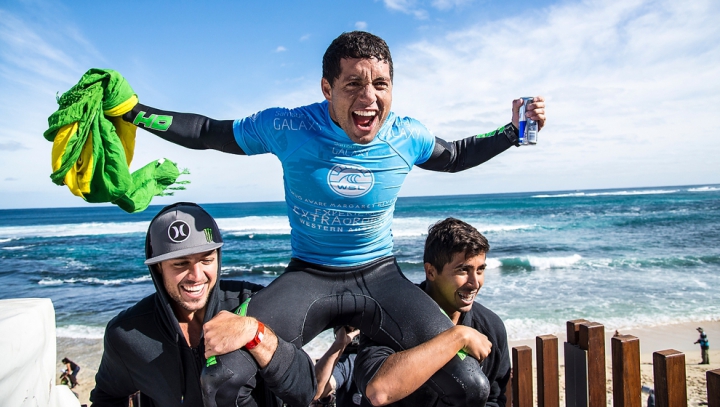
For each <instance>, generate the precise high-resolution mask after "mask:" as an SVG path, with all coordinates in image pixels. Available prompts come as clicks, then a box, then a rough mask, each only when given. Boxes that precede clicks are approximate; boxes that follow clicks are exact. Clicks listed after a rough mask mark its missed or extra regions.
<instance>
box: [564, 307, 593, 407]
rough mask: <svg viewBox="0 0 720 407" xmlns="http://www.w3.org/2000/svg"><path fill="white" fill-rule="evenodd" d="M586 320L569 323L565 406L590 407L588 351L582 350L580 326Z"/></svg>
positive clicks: (566, 350) (566, 349)
mask: <svg viewBox="0 0 720 407" xmlns="http://www.w3.org/2000/svg"><path fill="white" fill-rule="evenodd" d="M588 322H589V321H588V320H586V319H575V320H572V321H567V341H566V342H565V344H564V352H565V406H566V407H588V381H587V373H588V372H587V351H585V350H583V349H580V345H579V343H580V324H584V323H588Z"/></svg>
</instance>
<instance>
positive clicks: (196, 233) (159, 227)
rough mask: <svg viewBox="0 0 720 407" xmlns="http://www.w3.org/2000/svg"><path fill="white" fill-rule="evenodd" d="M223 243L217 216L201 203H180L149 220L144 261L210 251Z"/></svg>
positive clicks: (167, 207) (151, 262) (157, 261)
mask: <svg viewBox="0 0 720 407" xmlns="http://www.w3.org/2000/svg"><path fill="white" fill-rule="evenodd" d="M222 245H223V241H222V236H221V235H220V229H219V228H218V226H217V223H215V219H213V218H212V216H210V214H208V213H207V212H205V210H204V209H203V208H202V207H200V205H197V204H194V203H190V202H179V203H176V204H173V205H170V206H166V207H165V208H163V209H162V211H160V213H158V214H157V216H155V218H154V219H153V220H152V221H151V222H150V227H149V228H148V234H147V241H146V246H147V247H146V249H145V251H146V257H147V260H145V264H147V265H151V264H156V263H160V262H161V261H165V260H170V259H175V258H178V257H182V256H187V255H190V254H197V253H204V252H209V251H211V250H215V249H217V248H219V247H221V246H222Z"/></svg>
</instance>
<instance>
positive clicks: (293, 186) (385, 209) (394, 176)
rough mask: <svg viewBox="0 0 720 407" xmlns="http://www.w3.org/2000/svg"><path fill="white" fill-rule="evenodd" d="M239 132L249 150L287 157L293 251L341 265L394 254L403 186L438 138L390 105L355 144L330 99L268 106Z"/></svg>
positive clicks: (237, 125)
mask: <svg viewBox="0 0 720 407" xmlns="http://www.w3.org/2000/svg"><path fill="white" fill-rule="evenodd" d="M233 132H234V135H235V140H236V141H237V143H238V145H239V146H240V148H242V150H243V151H244V152H245V153H246V154H248V155H254V154H263V153H272V154H274V155H275V156H276V157H278V159H279V160H280V162H281V163H282V167H283V173H284V177H283V180H284V185H285V202H286V203H287V206H288V218H289V220H290V227H291V246H292V256H293V257H295V258H298V259H300V260H304V261H307V262H310V263H315V264H321V265H328V266H338V267H344V266H353V265H358V264H363V263H367V262H370V261H372V260H375V259H378V258H380V257H385V256H390V255H391V254H392V248H393V242H392V232H391V230H390V227H391V225H392V219H393V212H394V210H395V201H396V200H397V196H398V193H399V192H400V187H401V186H402V184H403V182H404V181H405V177H406V176H407V174H408V172H410V170H411V169H412V167H413V165H415V164H422V163H424V162H425V161H427V160H428V159H429V158H430V155H431V154H432V151H433V148H434V146H435V137H434V136H433V135H432V133H430V131H429V130H428V129H427V128H425V126H423V125H422V124H421V123H420V122H418V121H417V120H415V119H412V118H407V117H405V118H401V117H398V116H397V115H395V114H394V113H392V112H391V113H390V115H389V116H388V118H387V120H386V121H385V123H383V125H382V127H381V128H380V131H379V132H378V134H377V136H376V137H375V139H373V141H372V142H370V143H369V144H356V143H354V142H353V141H352V140H350V138H349V137H348V136H347V134H345V131H344V130H343V129H341V128H340V127H338V126H337V125H336V124H335V123H334V122H333V121H332V119H331V118H330V113H329V111H328V103H327V101H325V102H322V103H316V104H312V105H308V106H302V107H298V108H295V109H285V108H271V109H267V110H263V111H260V112H258V113H256V114H254V115H252V116H250V117H246V118H244V119H238V120H236V121H235V122H234V124H233Z"/></svg>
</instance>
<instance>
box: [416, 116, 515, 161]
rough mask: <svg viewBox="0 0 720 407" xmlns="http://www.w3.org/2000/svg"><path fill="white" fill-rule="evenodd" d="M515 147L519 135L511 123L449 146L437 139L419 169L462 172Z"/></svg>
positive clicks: (454, 142) (447, 143) (451, 143)
mask: <svg viewBox="0 0 720 407" xmlns="http://www.w3.org/2000/svg"><path fill="white" fill-rule="evenodd" d="M513 145H515V146H517V145H518V133H517V129H516V128H515V126H514V125H513V124H512V123H509V124H506V125H505V126H503V127H500V128H498V129H497V130H494V131H491V132H490V133H485V134H479V135H477V136H472V137H468V138H465V139H462V140H457V141H453V142H450V143H449V142H447V141H445V140H443V139H440V138H437V137H435V148H434V149H433V152H432V155H431V156H430V158H429V159H428V160H427V161H425V162H424V163H422V164H419V165H418V167H420V168H423V169H426V170H430V171H442V172H458V171H463V170H467V169H468V168H472V167H475V166H477V165H480V164H482V163H484V162H485V161H487V160H489V159H491V158H493V157H495V156H496V155H498V154H500V153H502V152H503V151H505V150H507V149H508V148H510V147H511V146H513Z"/></svg>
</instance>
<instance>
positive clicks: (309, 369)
mask: <svg viewBox="0 0 720 407" xmlns="http://www.w3.org/2000/svg"><path fill="white" fill-rule="evenodd" d="M277 339H278V346H277V350H275V354H274V355H273V358H272V359H271V360H270V363H268V365H267V366H265V368H264V369H260V370H259V373H260V376H262V378H263V379H264V380H265V383H266V384H267V386H268V388H269V389H270V390H271V391H272V392H273V393H275V395H277V396H278V397H280V398H281V399H282V401H284V402H285V403H287V405H288V406H290V407H306V406H308V405H310V402H311V401H312V400H313V398H314V397H315V393H316V392H317V380H316V379H315V365H314V364H313V362H312V360H311V359H310V356H308V355H307V353H305V352H304V351H303V350H302V349H298V348H296V347H295V346H293V345H292V344H291V343H289V342H285V341H284V340H282V338H280V337H278V338H277Z"/></svg>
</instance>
